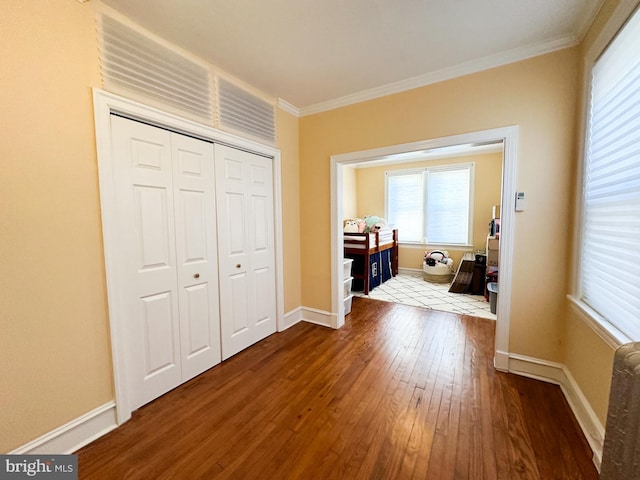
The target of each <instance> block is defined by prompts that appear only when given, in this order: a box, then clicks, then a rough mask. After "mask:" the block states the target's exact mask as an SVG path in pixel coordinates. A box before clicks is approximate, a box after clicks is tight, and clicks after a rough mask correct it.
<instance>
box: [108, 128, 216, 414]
mask: <svg viewBox="0 0 640 480" xmlns="http://www.w3.org/2000/svg"><path fill="white" fill-rule="evenodd" d="M111 125H112V161H113V175H114V183H115V185H114V189H115V195H116V217H117V220H116V222H117V227H116V230H117V232H116V233H117V235H116V237H117V238H116V240H115V242H116V244H117V246H118V248H117V251H118V258H117V259H112V263H115V265H116V271H117V286H118V287H117V289H116V290H117V291H116V292H115V293H114V294H115V295H117V296H118V297H119V299H118V302H117V304H118V305H119V306H120V310H121V311H118V312H112V316H113V315H118V316H119V323H120V325H122V328H121V331H122V337H123V338H122V340H123V343H124V350H125V352H124V354H125V355H124V356H125V358H126V360H125V363H126V365H125V372H126V379H125V380H126V384H127V392H128V397H129V406H130V408H131V410H134V409H136V408H138V407H139V406H141V405H144V404H145V403H147V402H149V401H151V400H153V399H154V398H156V397H158V396H160V395H162V394H163V393H165V392H167V391H169V390H171V389H172V388H174V387H176V386H177V385H179V384H181V383H183V382H185V381H186V380H188V379H190V378H192V377H194V376H196V375H198V374H199V373H201V372H203V371H205V370H207V369H208V368H210V367H212V366H213V365H216V364H217V363H219V362H220V361H221V345H220V314H219V312H220V307H219V292H218V263H217V237H216V228H217V220H216V208H215V179H214V171H215V167H214V159H213V155H214V147H213V144H211V143H208V142H205V141H202V140H197V139H194V138H191V137H187V136H184V135H180V134H177V133H174V132H170V131H167V130H163V129H161V128H157V127H153V126H150V125H146V124H143V123H139V122H135V121H132V120H129V119H125V118H121V117H118V116H112V117H111Z"/></svg>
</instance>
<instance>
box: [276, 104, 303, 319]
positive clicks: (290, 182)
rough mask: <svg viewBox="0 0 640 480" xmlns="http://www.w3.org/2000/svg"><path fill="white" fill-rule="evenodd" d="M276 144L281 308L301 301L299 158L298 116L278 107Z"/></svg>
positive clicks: (291, 306)
mask: <svg viewBox="0 0 640 480" xmlns="http://www.w3.org/2000/svg"><path fill="white" fill-rule="evenodd" d="M276 113H277V115H276V122H277V126H278V148H279V149H280V157H281V161H282V230H283V231H282V234H283V251H284V310H285V313H286V312H289V311H291V310H294V309H296V308H298V307H299V306H300V304H301V302H302V296H301V289H302V287H301V285H300V162H299V157H298V150H299V146H298V138H299V131H298V118H297V117H295V116H293V115H291V114H290V113H287V112H285V111H284V110H281V109H277V112H276Z"/></svg>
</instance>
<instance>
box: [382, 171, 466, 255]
mask: <svg viewBox="0 0 640 480" xmlns="http://www.w3.org/2000/svg"><path fill="white" fill-rule="evenodd" d="M385 175H386V178H387V188H386V194H387V198H386V207H387V212H386V217H387V220H388V222H389V223H391V224H392V225H395V226H396V228H398V235H399V240H400V241H401V242H415V243H425V244H432V245H433V244H438V245H470V244H471V243H472V241H471V227H470V225H471V219H472V185H473V164H471V163H466V164H458V165H448V166H445V167H431V168H424V169H420V170H394V171H388V172H386V173H385Z"/></svg>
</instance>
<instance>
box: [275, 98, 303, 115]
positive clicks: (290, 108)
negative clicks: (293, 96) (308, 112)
mask: <svg viewBox="0 0 640 480" xmlns="http://www.w3.org/2000/svg"><path fill="white" fill-rule="evenodd" d="M278 107H280V108H281V109H282V110H284V111H285V112H288V113H290V114H291V115H293V116H294V117H300V109H299V108H297V107H295V106H294V105H291V104H290V103H289V102H287V101H286V100H283V99H282V98H279V99H278Z"/></svg>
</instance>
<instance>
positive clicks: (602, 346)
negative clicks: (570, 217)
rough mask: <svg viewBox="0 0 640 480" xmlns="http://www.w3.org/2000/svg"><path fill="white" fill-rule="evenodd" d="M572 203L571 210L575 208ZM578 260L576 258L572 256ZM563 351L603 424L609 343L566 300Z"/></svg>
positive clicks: (601, 16)
mask: <svg viewBox="0 0 640 480" xmlns="http://www.w3.org/2000/svg"><path fill="white" fill-rule="evenodd" d="M618 4H620V1H619V0H607V1H605V3H604V4H603V6H602V8H601V9H600V12H599V13H598V16H597V17H596V19H595V20H594V22H593V24H592V26H591V29H590V30H589V32H588V33H587V35H586V36H585V39H584V41H583V43H582V45H581V46H580V58H581V59H584V57H585V54H586V52H587V51H589V49H591V48H592V46H593V45H594V43H595V41H596V39H597V37H598V35H600V33H601V32H602V30H603V28H604V27H605V25H606V23H607V21H608V20H609V18H610V17H611V15H612V14H613V12H614V10H615V8H616V7H617V6H618ZM585 69H586V68H585V65H584V62H581V64H580V78H579V80H578V83H577V87H578V90H579V95H580V97H579V98H580V99H581V102H580V103H579V105H578V106H579V107H580V108H578V109H577V115H576V124H577V125H578V126H580V125H581V123H582V118H583V115H584V114H583V111H582V108H581V107H582V106H583V102H582V99H583V98H584V89H583V88H582V87H583V81H584V76H585V75H586V73H587V72H585ZM582 138H583V137H582V134H581V132H580V129H578V131H577V134H576V145H580V144H581V142H582V141H583V140H582ZM573 168H574V174H573V178H579V175H578V172H579V169H580V168H581V159H579V158H576V161H575V162H574V165H573ZM578 188H579V185H578V184H577V183H574V184H573V185H572V192H573V195H574V199H576V192H577V191H579V190H577V189H578ZM575 203H577V199H576V201H574V205H573V207H574V208H573V210H575ZM577 228H579V226H578V225H577V224H574V225H572V229H571V231H575V230H576V229H577ZM567 240H568V242H569V246H570V248H573V247H574V245H573V236H572V235H571V236H569V238H568V239H567ZM575 260H577V259H575ZM575 269H576V266H575V265H574V264H573V263H571V262H569V263H568V265H567V272H568V283H567V285H568V287H567V290H568V291H569V292H571V291H572V289H573V287H572V285H574V284H575V282H574V281H572V280H574V279H573V274H574V273H573V272H574V271H575ZM563 350H564V364H565V365H566V366H567V368H568V369H569V371H570V372H571V374H572V375H573V377H574V378H575V380H576V382H577V384H578V386H579V387H580V389H581V390H582V393H583V394H584V396H585V397H586V399H587V401H588V402H589V404H590V405H591V407H592V408H593V410H594V412H595V413H596V415H597V416H598V418H599V420H600V421H601V422H602V424H603V425H604V424H605V423H606V417H607V408H608V404H609V389H610V387H611V370H612V364H613V355H614V349H613V348H612V347H611V346H609V345H608V344H607V343H606V342H605V341H604V340H602V338H600V337H599V336H598V335H597V334H596V333H595V332H594V331H593V329H591V328H590V327H589V325H588V323H587V322H586V321H585V320H584V318H583V317H582V316H581V315H579V314H578V313H577V312H576V310H575V309H574V308H573V307H572V306H571V305H570V304H569V303H568V301H567V302H566V323H565V330H564V335H563Z"/></svg>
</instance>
